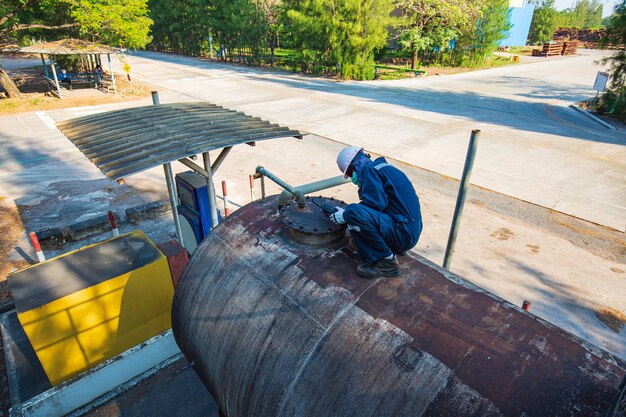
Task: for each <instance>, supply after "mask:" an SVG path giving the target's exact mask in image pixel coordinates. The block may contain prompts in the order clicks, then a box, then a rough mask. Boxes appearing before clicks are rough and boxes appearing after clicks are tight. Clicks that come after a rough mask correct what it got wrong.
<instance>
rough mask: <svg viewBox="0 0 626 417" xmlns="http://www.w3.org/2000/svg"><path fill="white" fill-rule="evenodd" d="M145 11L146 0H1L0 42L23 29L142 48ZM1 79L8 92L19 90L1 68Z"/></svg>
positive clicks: (148, 22) (146, 29) (147, 38)
mask: <svg viewBox="0 0 626 417" xmlns="http://www.w3.org/2000/svg"><path fill="white" fill-rule="evenodd" d="M147 14H148V7H147V0H129V1H124V0H3V1H2V2H1V3H0V43H4V42H9V41H11V40H13V39H14V38H15V34H16V33H18V32H23V31H26V32H27V33H33V34H38V35H40V36H42V37H45V38H48V39H50V38H56V37H58V36H64V35H68V34H69V35H73V36H76V35H78V36H81V37H84V38H87V39H89V40H91V41H96V42H101V43H106V44H110V45H116V46H125V47H129V48H143V47H144V46H146V45H147V44H148V42H150V36H149V32H150V25H151V24H152V20H151V19H150V18H148V17H147ZM42 31H45V34H44V33H42ZM0 83H1V84H2V86H3V87H4V89H5V90H6V91H7V92H8V94H9V96H11V97H15V96H17V95H18V94H19V90H18V89H17V87H16V86H15V84H14V83H13V82H12V81H11V79H10V78H9V76H8V75H7V74H6V72H4V70H3V69H2V68H0Z"/></svg>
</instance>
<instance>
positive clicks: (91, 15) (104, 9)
mask: <svg viewBox="0 0 626 417" xmlns="http://www.w3.org/2000/svg"><path fill="white" fill-rule="evenodd" d="M68 2H69V4H70V6H71V10H72V12H71V14H72V18H73V19H74V21H75V22H76V23H77V24H78V27H79V30H80V34H81V36H82V37H84V38H88V39H89V40H91V41H93V42H99V43H104V44H108V45H115V46H122V47H127V48H143V47H145V46H146V45H147V44H148V43H149V42H150V41H151V37H150V36H149V33H150V26H151V25H152V23H153V21H152V19H150V18H149V17H148V2H147V0H68Z"/></svg>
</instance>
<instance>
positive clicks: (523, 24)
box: [500, 0, 535, 46]
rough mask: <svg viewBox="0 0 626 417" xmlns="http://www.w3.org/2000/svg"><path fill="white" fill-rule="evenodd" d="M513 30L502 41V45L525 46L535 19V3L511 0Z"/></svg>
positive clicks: (524, 0)
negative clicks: (531, 23) (531, 24)
mask: <svg viewBox="0 0 626 417" xmlns="http://www.w3.org/2000/svg"><path fill="white" fill-rule="evenodd" d="M510 6H511V17H510V21H511V25H512V27H511V30H510V32H509V36H508V37H507V38H506V39H503V40H502V41H500V45H501V46H524V45H526V39H528V31H529V30H530V22H531V21H532V20H533V12H534V11H535V5H534V4H531V3H530V2H528V1H526V0H511V3H510Z"/></svg>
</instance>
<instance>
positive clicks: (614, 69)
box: [603, 0, 626, 94]
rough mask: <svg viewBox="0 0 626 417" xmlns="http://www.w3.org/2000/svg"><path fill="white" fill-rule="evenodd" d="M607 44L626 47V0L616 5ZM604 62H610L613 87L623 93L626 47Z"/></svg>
mask: <svg viewBox="0 0 626 417" xmlns="http://www.w3.org/2000/svg"><path fill="white" fill-rule="evenodd" d="M603 42H604V43H605V45H606V44H613V45H621V46H622V47H626V0H623V1H622V3H621V4H618V5H617V6H615V11H614V12H613V15H612V16H611V17H610V18H609V19H608V21H607V24H606V38H605V39H604V40H603ZM603 64H609V65H610V67H609V72H610V81H611V85H610V86H611V89H612V90H614V91H616V92H617V93H618V94H623V93H624V89H626V49H624V48H622V49H621V50H620V51H619V52H617V53H615V54H614V55H612V56H610V57H608V58H605V59H604V60H603Z"/></svg>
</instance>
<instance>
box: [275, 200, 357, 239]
mask: <svg viewBox="0 0 626 417" xmlns="http://www.w3.org/2000/svg"><path fill="white" fill-rule="evenodd" d="M306 201H307V204H306V206H304V207H303V208H300V207H298V204H297V203H296V202H295V201H294V202H292V203H291V204H289V205H288V206H285V207H283V208H282V209H281V211H280V213H281V217H282V220H283V224H285V225H286V226H288V227H289V236H290V237H291V239H293V240H294V241H295V242H296V243H299V244H301V245H306V246H315V247H320V246H326V245H330V244H332V243H335V242H338V241H340V240H341V239H343V238H344V236H345V234H346V225H345V224H335V223H333V222H332V221H330V219H329V216H330V213H327V212H325V211H324V209H323V208H322V206H323V205H324V204H327V205H330V206H332V207H345V203H344V202H343V201H339V200H335V199H334V198H327V197H322V196H319V197H307V198H306Z"/></svg>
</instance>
